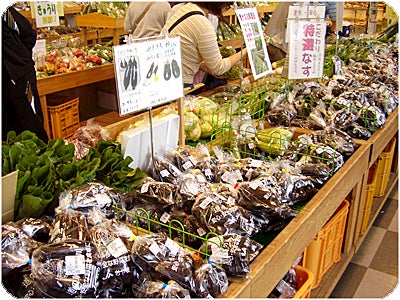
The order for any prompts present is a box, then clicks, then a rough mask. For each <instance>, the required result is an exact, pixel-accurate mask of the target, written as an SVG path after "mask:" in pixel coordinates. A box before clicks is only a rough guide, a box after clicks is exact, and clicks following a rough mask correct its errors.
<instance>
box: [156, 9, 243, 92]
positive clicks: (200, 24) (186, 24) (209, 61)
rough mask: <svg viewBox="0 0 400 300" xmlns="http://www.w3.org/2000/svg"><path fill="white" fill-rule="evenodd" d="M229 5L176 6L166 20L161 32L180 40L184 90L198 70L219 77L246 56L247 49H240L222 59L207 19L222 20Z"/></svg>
mask: <svg viewBox="0 0 400 300" xmlns="http://www.w3.org/2000/svg"><path fill="white" fill-rule="evenodd" d="M231 4H233V2H195V3H194V2H193V3H192V2H189V3H186V4H183V5H179V8H177V9H176V10H175V12H174V13H173V14H171V15H170V17H169V18H168V20H167V22H166V24H165V26H164V28H163V29H162V31H161V33H162V34H168V35H169V36H170V37H176V36H179V37H180V41H181V58H182V77H183V82H184V87H190V86H192V85H193V82H194V75H195V74H196V73H197V71H198V70H202V71H205V72H207V73H209V74H212V75H214V76H216V77H218V76H221V75H222V74H224V73H225V72H227V71H228V70H230V69H231V68H232V67H233V65H235V64H236V63H238V62H239V61H240V59H241V57H242V56H245V55H247V49H243V50H242V51H239V52H238V53H236V54H234V55H232V56H230V57H227V58H222V56H221V54H220V51H219V46H218V42H217V34H216V32H215V30H214V25H213V24H212V23H211V22H210V20H209V19H208V18H207V16H208V14H209V13H211V14H213V15H215V16H217V17H222V13H223V12H224V11H225V10H226V9H229V7H230V5H231Z"/></svg>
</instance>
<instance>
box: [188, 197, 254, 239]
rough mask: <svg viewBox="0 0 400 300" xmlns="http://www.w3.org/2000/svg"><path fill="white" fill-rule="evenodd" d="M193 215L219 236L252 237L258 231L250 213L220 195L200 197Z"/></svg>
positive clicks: (194, 205)
mask: <svg viewBox="0 0 400 300" xmlns="http://www.w3.org/2000/svg"><path fill="white" fill-rule="evenodd" d="M192 214H193V215H194V216H195V217H196V218H197V219H198V220H199V223H200V224H201V225H202V226H205V227H207V228H208V230H209V231H211V232H214V233H217V234H227V233H237V234H241V235H244V236H251V235H252V234H254V233H255V231H256V228H255V225H254V222H253V220H252V219H251V217H250V215H249V213H248V211H247V210H246V209H244V208H243V207H241V206H238V205H236V204H235V203H232V201H230V200H228V198H225V197H223V196H222V195H220V194H219V193H214V192H212V193H204V194H200V195H198V196H197V198H196V201H195V203H194V204H193V207H192Z"/></svg>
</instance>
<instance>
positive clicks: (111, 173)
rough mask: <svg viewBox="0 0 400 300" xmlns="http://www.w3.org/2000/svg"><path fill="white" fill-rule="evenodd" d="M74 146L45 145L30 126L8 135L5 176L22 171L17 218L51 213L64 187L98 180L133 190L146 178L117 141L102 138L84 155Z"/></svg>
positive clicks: (55, 141)
mask: <svg viewBox="0 0 400 300" xmlns="http://www.w3.org/2000/svg"><path fill="white" fill-rule="evenodd" d="M74 151H75V146H74V144H72V143H71V144H68V143H66V142H65V141H64V140H63V139H52V140H50V141H49V142H48V143H47V144H46V143H44V142H43V141H42V140H40V139H39V138H38V137H37V136H36V134H34V133H32V132H30V131H24V132H22V133H20V134H18V135H17V134H16V133H15V132H13V131H11V132H9V133H8V134H7V139H6V140H5V141H3V143H2V176H4V175H6V174H8V173H11V172H13V171H15V170H17V171H18V180H17V189H16V195H15V203H14V212H15V213H14V219H15V220H19V219H22V218H24V217H33V218H39V217H41V216H42V215H43V214H44V213H46V214H52V213H53V210H54V208H55V207H56V206H57V205H58V196H59V194H60V193H61V192H63V191H65V190H68V189H71V190H72V189H76V188H78V187H80V186H81V185H83V184H84V183H86V182H90V181H92V180H94V179H98V180H100V181H102V182H103V183H104V184H106V185H108V186H110V187H112V188H114V189H115V190H116V191H117V192H131V191H133V190H134V189H135V188H137V187H138V186H139V185H140V184H141V182H142V180H143V178H145V177H146V175H145V174H144V173H142V171H141V170H140V169H139V168H137V169H132V168H131V167H129V164H130V163H131V162H132V158H131V157H127V158H126V159H124V158H123V155H122V153H121V145H120V144H118V143H115V142H112V141H107V142H105V141H102V140H100V141H99V143H98V146H97V148H94V147H91V148H90V150H89V154H88V155H87V156H85V157H83V158H81V159H76V158H75V157H74Z"/></svg>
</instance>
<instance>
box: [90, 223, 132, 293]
mask: <svg viewBox="0 0 400 300" xmlns="http://www.w3.org/2000/svg"><path fill="white" fill-rule="evenodd" d="M89 238H90V241H91V242H92V243H93V244H94V245H95V246H96V248H97V250H98V252H99V255H100V257H101V273H100V277H99V278H100V284H99V287H98V292H97V295H98V297H101V298H116V297H130V296H132V295H131V294H132V289H131V285H132V283H133V278H134V277H133V276H132V272H133V268H134V265H133V262H132V259H131V256H130V249H131V247H132V244H133V241H132V240H133V233H132V231H131V230H130V228H129V227H128V226H127V225H125V224H124V223H121V222H117V221H116V220H113V219H112V220H107V219H105V220H103V222H101V223H100V224H98V225H95V226H93V227H92V228H91V229H90V230H89Z"/></svg>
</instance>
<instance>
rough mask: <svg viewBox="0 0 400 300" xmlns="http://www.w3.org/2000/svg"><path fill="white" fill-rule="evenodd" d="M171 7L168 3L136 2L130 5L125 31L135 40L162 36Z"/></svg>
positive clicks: (125, 20)
mask: <svg viewBox="0 0 400 300" xmlns="http://www.w3.org/2000/svg"><path fill="white" fill-rule="evenodd" d="M170 10H171V5H170V4H169V3H168V2H166V1H158V2H136V1H133V2H131V3H130V4H129V7H128V10H127V12H126V15H125V19H124V30H125V32H126V33H129V34H132V37H133V38H135V39H136V38H142V37H151V36H157V35H159V34H160V32H161V29H162V28H163V26H164V24H165V22H166V20H167V16H168V12H169V11H170Z"/></svg>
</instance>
